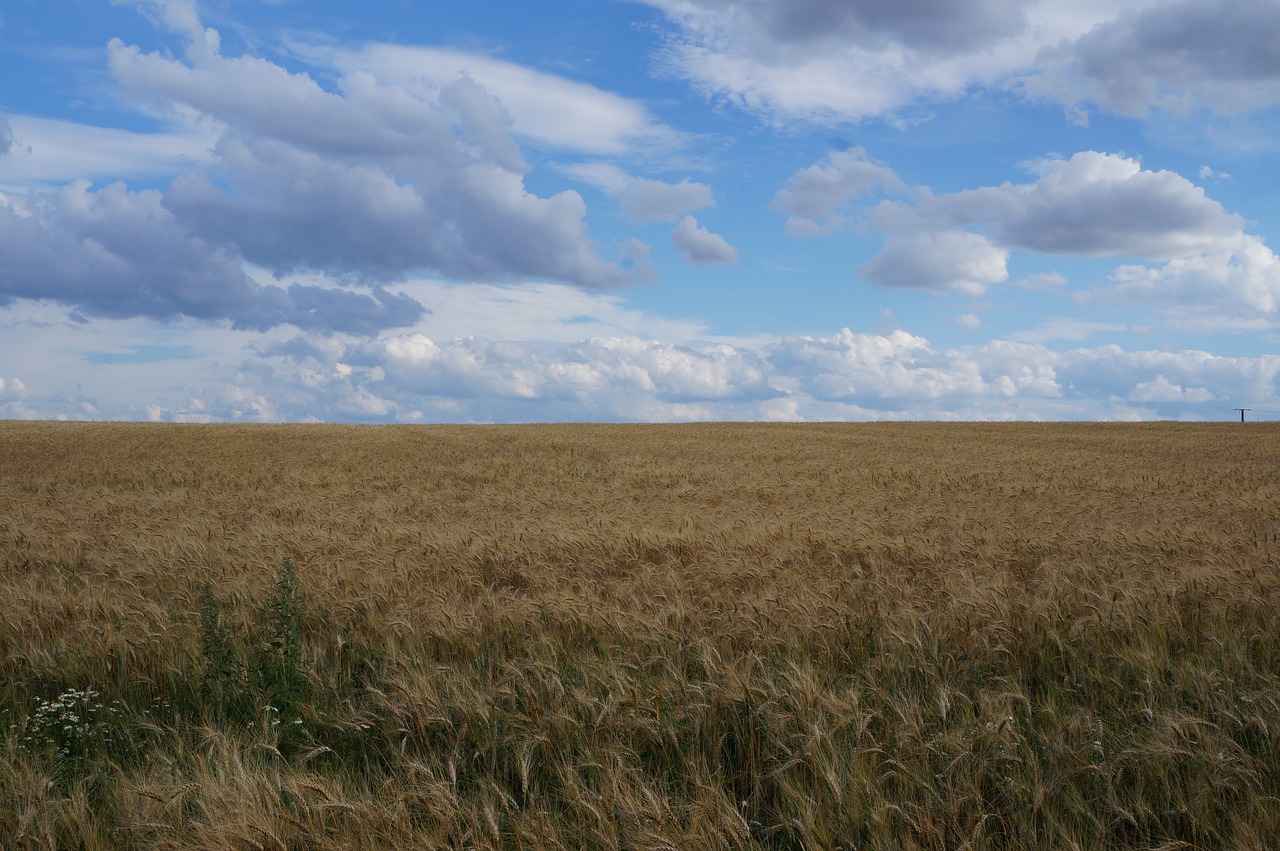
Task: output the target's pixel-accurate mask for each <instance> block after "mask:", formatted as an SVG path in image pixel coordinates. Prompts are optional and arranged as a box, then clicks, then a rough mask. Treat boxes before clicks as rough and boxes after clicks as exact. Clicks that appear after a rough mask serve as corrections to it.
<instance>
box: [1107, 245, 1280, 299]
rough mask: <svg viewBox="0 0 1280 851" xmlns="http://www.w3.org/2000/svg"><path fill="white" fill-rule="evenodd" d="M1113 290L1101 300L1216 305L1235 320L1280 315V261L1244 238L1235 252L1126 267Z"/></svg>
mask: <svg viewBox="0 0 1280 851" xmlns="http://www.w3.org/2000/svg"><path fill="white" fill-rule="evenodd" d="M1112 280H1113V281H1114V282H1115V285H1116V286H1115V287H1114V289H1113V290H1112V291H1111V292H1109V293H1107V292H1103V293H1099V294H1098V295H1100V296H1120V297H1126V298H1133V299H1153V298H1154V299H1157V300H1160V301H1164V302H1175V303H1177V304H1181V305H1213V306H1215V307H1216V308H1217V309H1218V310H1220V311H1222V312H1225V313H1227V314H1230V315H1234V316H1243V317H1248V316H1256V315H1265V316H1269V317H1275V316H1276V314H1277V313H1278V312H1280V258H1277V257H1276V255H1275V253H1274V252H1273V251H1272V250H1271V249H1270V248H1268V247H1267V246H1266V245H1265V244H1264V243H1263V242H1262V240H1261V239H1259V238H1257V237H1255V236H1251V235H1247V234H1242V235H1240V237H1239V238H1238V239H1237V240H1236V243H1235V245H1234V246H1232V247H1231V248H1230V250H1225V251H1218V252H1213V253H1208V254H1197V255H1192V256H1189V257H1180V258H1176V259H1174V260H1171V261H1169V262H1168V263H1166V264H1165V265H1164V266H1160V267H1149V266H1142V265H1137V264H1130V265H1125V266H1121V267H1120V268H1118V269H1117V270H1116V271H1115V273H1114V274H1113V275H1112Z"/></svg>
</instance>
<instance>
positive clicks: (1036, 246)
mask: <svg viewBox="0 0 1280 851" xmlns="http://www.w3.org/2000/svg"><path fill="white" fill-rule="evenodd" d="M1040 168H1041V169H1042V173H1041V174H1040V175H1039V177H1038V178H1037V180H1036V181H1035V182H1033V183H1025V184H1012V183H1004V184H1001V185H1000V186H991V187H984V188H982V189H970V190H966V191H963V192H957V193H955V194H952V195H946V196H941V197H940V198H938V199H936V202H935V203H936V211H937V213H939V214H941V215H944V216H946V217H947V218H948V220H949V221H950V222H951V223H952V224H953V225H960V224H969V225H978V226H985V227H988V228H990V230H991V231H992V233H993V234H994V235H995V236H996V237H998V239H999V241H1000V242H1001V243H1002V244H1004V245H1006V246H1008V247H1011V248H1023V249H1027V250H1030V251H1036V252H1039V253H1042V254H1064V255H1074V256H1093V257H1097V256H1113V257H1114V256H1130V257H1143V258H1148V259H1153V260H1164V259H1169V258H1172V257H1181V256H1186V255H1189V254H1194V253H1196V252H1201V251H1210V250H1213V249H1215V248H1219V247H1221V246H1223V245H1226V244H1230V243H1231V242H1233V241H1234V240H1236V239H1237V238H1238V237H1239V235H1240V233H1241V228H1242V227H1243V225H1244V220H1243V219H1242V218H1241V217H1240V216H1238V215H1234V214H1230V213H1227V212H1226V211H1225V210H1224V209H1223V208H1222V205H1221V204H1219V203H1218V202H1217V201H1213V200H1212V199H1210V198H1208V197H1206V196H1205V193H1204V190H1203V189H1201V188H1200V187H1199V186H1196V185H1195V184H1194V183H1192V182H1191V181H1189V180H1187V179H1186V178H1185V177H1183V176H1182V175H1180V174H1177V173H1175V172H1171V171H1149V170H1147V169H1144V168H1143V167H1142V165H1141V163H1139V162H1138V161H1137V160H1134V159H1132V158H1129V157H1125V156H1120V155H1117V154H1107V153H1099V152H1097V151H1082V152H1080V153H1077V154H1075V155H1073V156H1072V157H1071V158H1070V159H1066V160H1048V161H1045V162H1042V163H1041V164H1040Z"/></svg>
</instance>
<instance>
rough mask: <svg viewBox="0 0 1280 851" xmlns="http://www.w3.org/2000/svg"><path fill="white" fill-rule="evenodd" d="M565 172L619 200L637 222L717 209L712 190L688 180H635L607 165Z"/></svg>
mask: <svg viewBox="0 0 1280 851" xmlns="http://www.w3.org/2000/svg"><path fill="white" fill-rule="evenodd" d="M564 171H565V173H567V174H569V175H571V176H573V177H575V178H577V179H578V180H581V181H583V182H584V183H587V184H590V185H592V186H594V187H596V188H597V189H599V190H601V191H602V192H604V193H606V194H608V195H609V196H611V197H613V198H617V199H618V201H619V203H620V204H621V206H622V214H623V215H624V216H626V217H627V218H628V219H630V220H631V221H633V222H666V221H671V220H673V219H677V218H679V217H680V216H683V215H684V214H685V213H691V212H693V211H694V210H700V209H702V208H703V207H714V206H715V203H716V201H715V197H714V196H713V195H712V194H711V187H710V186H708V185H706V184H705V183H694V182H692V181H690V180H689V178H687V177H686V178H685V179H683V180H681V181H680V182H679V183H665V182H663V181H661V180H650V179H648V178H644V177H633V176H632V175H629V174H627V173H626V172H625V171H623V170H622V169H620V168H618V167H617V166H614V165H609V164H607V163H581V164H578V165H573V166H568V167H566V168H565V169H564Z"/></svg>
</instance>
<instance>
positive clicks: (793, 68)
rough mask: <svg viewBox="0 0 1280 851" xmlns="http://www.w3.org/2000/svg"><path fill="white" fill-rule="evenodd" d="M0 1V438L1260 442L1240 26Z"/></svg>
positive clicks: (1081, 9) (1272, 24) (1261, 105)
mask: <svg viewBox="0 0 1280 851" xmlns="http://www.w3.org/2000/svg"><path fill="white" fill-rule="evenodd" d="M59 6H60V4H59V3H52V4H22V5H19V6H17V7H15V8H13V9H12V10H10V11H7V12H6V14H5V16H4V18H3V20H2V21H0V75H3V77H4V78H6V79H11V80H12V79H25V80H35V81H40V82H39V83H33V84H31V85H24V86H23V87H21V90H19V88H18V87H12V88H9V90H6V89H5V88H4V87H0V329H2V330H0V333H2V334H3V335H4V339H5V343H6V344H5V345H4V346H3V347H0V417H6V418H73V419H75V418H89V419H151V420H170V421H220V420H228V421H259V420H300V421H359V422H436V421H461V422H488V421H561V420H650V421H668V420H707V419H750V420H810V419H859V420H862V419H900V418H919V419H925V418H928V419H1150V418H1180V419H1225V418H1228V417H1230V416H1233V413H1232V409H1233V408H1237V407H1251V408H1254V409H1256V410H1257V411H1258V413H1257V414H1255V415H1254V416H1256V417H1259V418H1274V417H1276V416H1280V413H1275V412H1277V411H1280V398H1277V397H1280V384H1278V378H1277V376H1278V375H1280V355H1276V354H1274V352H1275V351H1276V348H1277V346H1276V344H1277V341H1278V340H1280V334H1278V333H1277V329H1278V328H1280V259H1278V258H1277V256H1276V255H1275V253H1274V251H1273V246H1274V245H1275V243H1276V240H1277V239H1280V235H1278V231H1277V226H1278V225H1280V218H1277V217H1278V216H1280V211H1278V210H1277V209H1276V208H1275V205H1274V202H1273V200H1272V198H1271V197H1270V195H1271V194H1272V193H1271V191H1270V187H1273V186H1274V185H1276V181H1275V178H1276V177H1277V167H1276V165H1275V163H1276V162H1277V161H1280V160H1278V158H1277V157H1276V153H1277V151H1276V148H1277V147H1280V141H1278V140H1280V134H1278V133H1276V132H1275V131H1276V130H1277V129H1280V128H1278V127H1277V117H1278V116H1280V50H1277V49H1276V47H1275V45H1276V44H1280V6H1277V5H1276V4H1275V3H1273V2H1258V1H1257V0H1176V1H1175V2H1161V3H1156V2H1153V0H1132V2H1114V0H1113V2H1108V3H1102V2H1100V0H1099V2H1092V0H1090V2H1084V3H1081V2H1072V3H1067V2H1064V0H1036V1H1035V2H1033V1H1032V0H984V2H982V3H976V4H953V3H945V2H940V0H908V2H902V0H895V2H888V0H883V1H882V0H869V2H865V3H858V4H850V3H847V2H843V0H799V2H797V0H786V2H783V0H633V2H620V3H610V4H598V3H584V2H583V0H553V2H550V3H548V4H545V5H544V6H543V7H540V9H539V12H538V14H537V15H536V16H531V15H530V14H529V13H528V12H527V11H526V7H524V6H521V5H518V4H514V3H507V2H505V0H504V2H499V3H494V4H486V6H485V8H484V9H476V10H470V11H468V10H460V9H452V10H448V11H442V10H438V9H430V8H424V9H418V10H414V11H413V12H412V13H410V14H409V15H408V16H406V14H405V13H404V11H403V10H402V9H400V8H399V7H398V6H396V4H390V3H377V2H375V3H372V4H368V6H367V7H365V8H362V10H361V12H360V14H359V15H355V14H353V13H352V12H351V11H350V10H349V8H348V7H345V6H344V5H343V4H338V3H333V2H315V3H308V4H297V3H289V2H285V3H273V2H272V3H269V2H264V0H222V1H221V2H217V3H215V2H212V0H209V2H202V1H201V0H112V2H106V0H103V2H100V3H91V4H87V6H85V7H78V9H80V10H81V11H82V12H83V14H78V15H76V16H68V15H66V14H64V12H65V10H62V11H59V9H58V7H59Z"/></svg>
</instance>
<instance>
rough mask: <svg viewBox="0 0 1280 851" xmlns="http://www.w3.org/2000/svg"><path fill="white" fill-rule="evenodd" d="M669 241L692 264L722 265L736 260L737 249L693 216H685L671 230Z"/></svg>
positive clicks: (730, 263)
mask: <svg viewBox="0 0 1280 851" xmlns="http://www.w3.org/2000/svg"><path fill="white" fill-rule="evenodd" d="M671 242H672V243H673V244H674V245H675V247H676V250H677V251H679V252H680V253H681V254H682V255H684V259H685V260H687V261H688V262H689V263H691V264H692V265H694V266H724V265H732V264H734V263H737V262H738V249H736V248H734V247H733V246H732V245H730V244H729V243H728V242H726V241H725V238H724V237H723V236H721V235H720V234H718V233H711V231H709V230H707V229H706V228H705V227H702V226H700V225H699V224H698V220H697V219H695V218H694V217H693V216H685V217H684V218H683V219H681V220H680V224H678V225H676V227H675V230H673V231H671Z"/></svg>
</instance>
